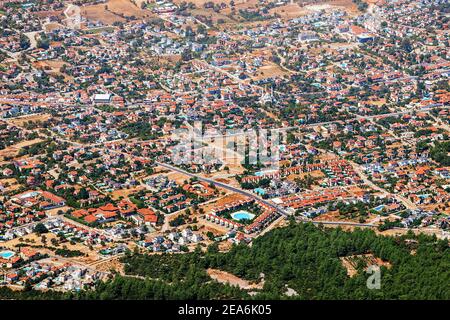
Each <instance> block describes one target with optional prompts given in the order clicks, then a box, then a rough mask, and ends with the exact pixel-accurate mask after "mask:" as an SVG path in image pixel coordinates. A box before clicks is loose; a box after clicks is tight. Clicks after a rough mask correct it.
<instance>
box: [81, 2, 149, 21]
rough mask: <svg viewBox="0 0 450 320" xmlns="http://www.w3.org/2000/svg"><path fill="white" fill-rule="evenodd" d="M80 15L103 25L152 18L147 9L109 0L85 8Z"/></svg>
mask: <svg viewBox="0 0 450 320" xmlns="http://www.w3.org/2000/svg"><path fill="white" fill-rule="evenodd" d="M81 15H82V16H83V17H85V18H86V19H87V20H90V21H100V22H102V23H104V24H108V25H110V24H113V23H114V22H125V21H126V20H127V19H132V18H133V17H134V18H136V19H143V18H148V17H151V16H153V13H152V12H151V11H149V10H147V9H141V8H140V7H138V6H137V5H136V4H134V3H132V2H131V1H130V0H110V1H108V2H106V3H104V4H96V5H91V6H85V7H82V9H81Z"/></svg>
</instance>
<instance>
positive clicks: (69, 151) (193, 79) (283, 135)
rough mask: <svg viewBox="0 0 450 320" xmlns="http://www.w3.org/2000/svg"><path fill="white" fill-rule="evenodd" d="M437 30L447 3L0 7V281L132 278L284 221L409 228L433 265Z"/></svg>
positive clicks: (233, 281) (254, 286) (439, 181)
mask: <svg viewBox="0 0 450 320" xmlns="http://www.w3.org/2000/svg"><path fill="white" fill-rule="evenodd" d="M449 26H450V4H449V2H448V1H446V0H353V1H352V0H327V1H317V0H279V1H277V0H275V1H273V0H231V1H228V0H223V1H222V0H210V1H206V0H183V1H180V0H72V1H64V0H39V1H36V0H0V136H1V139H0V288H8V289H11V290H12V291H11V292H20V291H23V290H25V291H30V290H31V291H32V292H42V294H45V293H48V292H56V293H54V294H57V293H60V294H76V293H77V292H85V291H86V292H87V291H89V290H95V288H96V287H97V286H99V284H101V283H110V284H111V283H114V281H116V280H114V279H116V278H117V277H119V276H122V277H129V278H128V279H129V281H138V280H139V281H144V280H140V279H139V278H140V277H142V278H145V277H146V276H149V274H147V273H145V272H143V271H142V270H140V269H139V271H138V270H137V269H136V270H132V266H133V265H134V264H138V263H142V264H143V263H144V260H145V259H155V260H151V261H159V260H157V259H165V258H164V257H175V259H176V258H179V259H188V258H187V257H191V256H192V255H196V254H205V255H208V254H210V255H213V254H216V255H218V254H226V253H227V252H230V250H231V252H236V255H237V254H238V253H239V250H247V249H248V250H250V249H252V250H256V249H254V248H255V247H256V248H258V245H260V246H262V243H263V241H264V240H263V239H265V237H270V236H271V235H274V234H278V233H277V232H281V230H283V229H289V228H294V227H293V225H295V226H297V227H298V228H307V227H306V226H305V227H302V225H308V226H309V225H312V226H314V228H316V229H317V230H318V231H317V232H319V231H320V232H330V233H332V232H343V233H344V234H352V232H356V233H357V232H360V231H358V230H364V232H365V231H367V232H369V230H370V232H371V234H373V237H383V238H389V239H391V238H393V239H405V238H408V237H416V236H417V235H419V234H420V235H424V237H425V236H426V237H430V239H434V240H433V241H438V242H439V241H442V242H444V241H445V243H446V244H447V245H446V250H447V251H444V253H443V255H444V257H445V259H446V260H445V261H444V262H445V264H446V265H447V266H449V264H450V261H449V258H448V257H449V255H448V239H449V238H450V110H449V106H450V45H449V42H450V32H449ZM308 230H309V229H308ZM323 230H328V231H323ZM337 230H340V231H337ZM355 230H356V231H355ZM308 232H316V231H308ZM377 239H378V238H377ZM414 239H415V238H414ZM427 239H428V238H427ZM310 241H313V240H310ZM380 241H381V240H380ZM402 241H403V240H402ZM405 241H407V242H408V241H409V242H414V241H416V240H412V239H409V240H408V239H406V240H405ZM417 241H419V240H417ZM427 241H428V240H427ZM236 248H246V249H236ZM234 250H235V251H234ZM355 250H356V249H355ZM414 250H415V251H414V253H415V252H416V251H417V252H418V255H420V254H421V253H420V251H421V250H418V249H417V250H416V249H414ZM202 252H203V253H202ZM352 254H354V255H353V256H351V257H359V256H361V255H363V252H356V251H355V252H353V253H352ZM357 254H359V256H358V255H357ZM364 254H366V253H365V252H364ZM369 255H370V257H369V258H370V259H372V260H374V261H379V262H380V264H382V265H383V266H384V267H383V268H385V269H386V270H388V269H389V268H390V267H391V265H392V264H395V261H394V260H393V259H387V258H386V259H385V258H383V256H376V255H375V253H374V251H370V253H367V254H366V256H365V257H366V258H367V257H368V256H369ZM349 256H350V255H348V256H345V257H343V256H341V257H340V258H339V259H340V260H337V261H341V262H342V265H340V267H341V268H342V270H345V271H346V273H347V274H348V278H349V279H351V278H352V277H353V274H356V273H357V272H358V271H357V269H358V268H357V267H356V265H357V263H354V261H353V260H352V259H351V258H349ZM135 257H140V258H139V259H141V260H139V261H138V259H137V258H135ZM233 257H234V255H233ZM369 258H367V259H366V260H370V259H369ZM127 259H128V260H127ZM133 259H134V260H133ZM167 259H169V258H167ZM170 259H172V258H170ZM417 259H418V258H417ZM211 260H212V259H211ZM216 260H217V261H218V258H217V259H216ZM145 261H146V260H145ZM149 261H150V260H149ZM161 261H162V260H161ZM183 261H184V260H183ZM208 261H209V260H208ZM152 263H156V262H152ZM159 263H163V262H159ZM208 263H210V265H209V266H210V267H209V268H208V269H207V270H206V271H205V272H206V273H205V276H206V277H207V278H208V279H209V280H214V283H219V284H222V285H224V286H225V285H227V286H228V285H229V286H230V287H232V288H238V290H240V291H239V292H243V293H239V294H245V295H247V294H248V295H250V296H252V295H257V294H258V293H261V292H264V290H269V289H267V288H269V286H268V285H267V283H270V282H271V281H272V280H273V279H272V278H271V275H270V272H269V271H265V274H266V277H265V278H264V275H262V278H261V279H259V280H258V281H259V282H258V281H256V280H255V279H254V280H255V281H253V282H251V281H250V282H248V281H247V280H245V279H247V278H248V279H251V278H252V275H251V274H246V273H245V271H242V273H240V274H239V273H238V272H234V273H233V272H232V270H233V269H232V267H227V268H223V270H220V269H221V268H219V267H218V266H217V265H215V264H214V263H212V262H208ZM215 263H217V264H218V262H215ZM230 263H231V262H230ZM152 265H153V264H152ZM233 266H234V265H233ZM236 268H237V267H236ZM394 269H395V268H394ZM155 270H156V271H155V273H158V272H161V273H163V271H162V270H159V269H158V268H156V267H155ZM266 270H267V269H266ZM383 270H384V269H383ZM386 272H391V271H386ZM392 272H394V271H392ZM447 272H448V269H447ZM255 274H256V273H255ZM447 275H448V273H447ZM238 276H241V277H240V278H239V277H238ZM155 278H158V279H163V278H164V276H163V275H160V276H159V277H156V276H155ZM264 279H266V280H264ZM447 279H448V278H447ZM145 281H147V280H145ZM264 281H266V286H264V285H263V283H264ZM289 281H290V282H289ZM345 281H347V280H345ZM447 284H448V283H447ZM288 285H289V287H288ZM286 287H287V289H286V290H287V291H286V293H285V294H284V295H285V296H286V297H294V296H296V295H298V296H299V297H302V298H309V296H307V295H303V294H302V292H301V289H300V285H299V286H298V287H296V286H295V284H294V280H286ZM227 288H228V287H227ZM229 290H230V293H229V294H230V295H231V294H232V293H231V290H234V289H229ZM280 290H281V289H280ZM8 292H9V291H8ZM277 292H278V291H277ZM443 292H444V293H443V294H444V297H446V298H447V299H449V298H450V292H449V291H448V288H447V290H446V291H444V290H443ZM233 294H234V293H233ZM236 294H237V293H236ZM0 296H1V294H0ZM177 297H178V296H177ZM180 297H183V296H180ZM227 297H230V296H227ZM233 297H234V296H233ZM239 297H240V298H242V296H239ZM245 297H246V296H244V298H245Z"/></svg>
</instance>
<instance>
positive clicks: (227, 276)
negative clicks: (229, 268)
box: [206, 269, 263, 290]
mask: <svg viewBox="0 0 450 320" xmlns="http://www.w3.org/2000/svg"><path fill="white" fill-rule="evenodd" d="M206 272H207V273H208V275H209V276H210V277H211V278H212V279H214V280H216V281H218V282H220V283H228V284H229V285H232V286H238V287H239V288H240V289H243V290H251V289H262V288H263V282H260V283H251V282H249V281H247V280H244V279H241V278H239V277H237V276H235V275H234V274H231V273H228V272H226V271H222V270H218V269H207V270H206Z"/></svg>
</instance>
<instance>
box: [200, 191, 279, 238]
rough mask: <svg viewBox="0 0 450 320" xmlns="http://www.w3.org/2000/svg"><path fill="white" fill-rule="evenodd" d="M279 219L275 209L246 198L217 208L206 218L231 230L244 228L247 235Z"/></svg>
mask: <svg viewBox="0 0 450 320" xmlns="http://www.w3.org/2000/svg"><path fill="white" fill-rule="evenodd" d="M277 217H278V213H277V212H276V211H275V210H274V209H272V208H270V207H268V206H266V205H265V204H263V203H260V202H259V201H256V200H254V199H250V198H246V199H244V200H239V201H236V202H233V203H228V204H226V205H224V206H221V207H217V208H215V209H213V210H211V212H210V213H209V214H206V215H205V217H204V218H205V219H206V220H207V221H211V222H213V223H216V224H218V225H221V226H224V227H226V228H229V229H239V228H242V229H243V230H244V231H245V232H246V233H253V232H257V231H260V230H262V229H263V228H264V227H265V226H266V225H268V224H269V223H270V222H272V221H273V220H274V219H275V218H277Z"/></svg>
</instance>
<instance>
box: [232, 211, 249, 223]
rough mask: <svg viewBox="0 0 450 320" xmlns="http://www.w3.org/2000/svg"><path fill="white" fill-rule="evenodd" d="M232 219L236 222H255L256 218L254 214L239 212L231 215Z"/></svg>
mask: <svg viewBox="0 0 450 320" xmlns="http://www.w3.org/2000/svg"><path fill="white" fill-rule="evenodd" d="M231 217H232V218H233V219H234V220H238V221H240V220H253V218H254V217H255V215H254V214H253V213H250V212H247V211H244V210H242V211H237V212H235V213H232V214H231Z"/></svg>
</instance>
